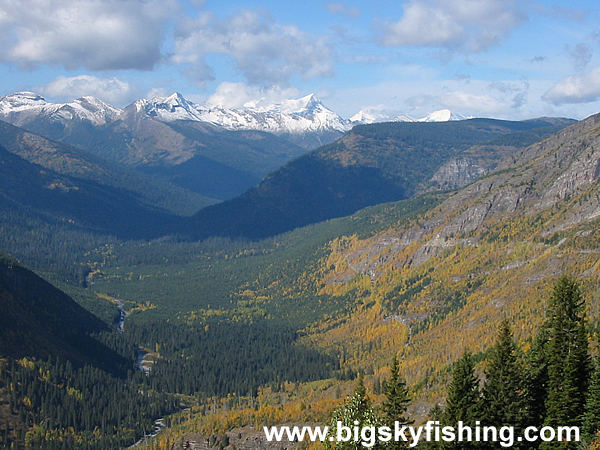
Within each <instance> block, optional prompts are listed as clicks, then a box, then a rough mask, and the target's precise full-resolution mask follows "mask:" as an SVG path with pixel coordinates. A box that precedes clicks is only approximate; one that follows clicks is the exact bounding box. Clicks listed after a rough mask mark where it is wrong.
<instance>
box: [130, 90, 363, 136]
mask: <svg viewBox="0 0 600 450" xmlns="http://www.w3.org/2000/svg"><path fill="white" fill-rule="evenodd" d="M132 106H133V107H134V108H135V110H136V112H138V113H140V112H143V113H145V114H148V115H149V116H150V117H153V118H156V119H158V120H161V121H163V122H173V121H176V120H197V121H201V122H208V123H211V124H213V125H216V126H221V127H224V128H227V129H229V130H259V131H267V132H271V133H305V132H313V131H339V132H346V131H348V130H349V129H350V128H351V125H350V124H349V123H348V121H345V120H344V119H342V118H341V117H340V116H339V115H337V114H335V113H334V112H333V111H331V110H330V109H328V108H326V107H325V106H324V105H323V104H322V103H321V102H320V101H319V100H318V99H317V98H316V97H315V96H314V95H312V94H311V95H308V96H306V97H303V98H301V99H298V100H287V101H285V102H282V103H278V104H274V105H270V106H266V107H265V106H263V107H253V106H251V105H250V106H246V107H244V108H236V109H226V108H222V107H220V106H218V105H211V104H204V105H199V104H195V103H192V102H190V101H188V100H186V99H185V98H184V97H183V96H182V95H181V94H173V95H171V96H170V97H157V98H153V99H151V100H138V101H137V102H135V103H134V104H133V105H132ZM130 108H131V106H130V107H128V108H125V109H126V110H128V109H130Z"/></svg>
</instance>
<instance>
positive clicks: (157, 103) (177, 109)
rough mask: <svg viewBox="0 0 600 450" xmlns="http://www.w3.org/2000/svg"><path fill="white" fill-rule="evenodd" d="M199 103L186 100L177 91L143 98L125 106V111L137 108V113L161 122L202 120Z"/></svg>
mask: <svg viewBox="0 0 600 450" xmlns="http://www.w3.org/2000/svg"><path fill="white" fill-rule="evenodd" d="M196 106H197V105H195V104H194V103H192V102H189V101H188V100H186V99H185V98H184V97H183V95H181V94H179V93H175V94H173V95H171V96H169V97H155V98H153V99H151V100H146V99H141V100H137V101H135V102H134V103H133V104H131V105H129V106H128V107H126V108H125V111H126V112H127V111H131V110H135V113H136V114H141V115H146V116H149V117H151V118H153V119H157V120H160V121H161V122H174V121H176V120H198V121H202V115H201V114H200V113H199V112H198V110H197V108H196Z"/></svg>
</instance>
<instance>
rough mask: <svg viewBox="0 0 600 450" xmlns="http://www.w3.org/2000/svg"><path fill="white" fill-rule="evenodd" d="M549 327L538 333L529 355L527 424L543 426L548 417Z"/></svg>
mask: <svg viewBox="0 0 600 450" xmlns="http://www.w3.org/2000/svg"><path fill="white" fill-rule="evenodd" d="M548 334H549V333H548V329H547V328H545V327H542V329H541V330H540V331H539V332H538V333H537V334H536V336H535V339H534V341H533V345H532V347H531V351H530V352H529V353H528V355H527V369H528V370H527V371H526V372H525V379H524V383H525V394H526V398H527V413H528V414H527V421H526V422H527V424H528V425H529V426H535V427H536V428H541V427H542V425H543V423H544V420H545V418H546V397H547V396H548V355H547V344H548V340H549V339H548Z"/></svg>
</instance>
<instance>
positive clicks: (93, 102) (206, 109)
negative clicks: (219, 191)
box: [0, 92, 467, 144]
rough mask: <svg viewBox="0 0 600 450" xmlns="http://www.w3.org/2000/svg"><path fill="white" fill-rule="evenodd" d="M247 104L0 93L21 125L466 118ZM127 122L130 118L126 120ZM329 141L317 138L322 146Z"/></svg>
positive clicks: (303, 101)
mask: <svg viewBox="0 0 600 450" xmlns="http://www.w3.org/2000/svg"><path fill="white" fill-rule="evenodd" d="M257 104H258V102H248V103H247V104H246V106H245V107H244V108H233V109H229V108H223V107H221V106H218V105H212V104H210V103H205V104H203V105H199V104H196V103H193V102H191V101H189V100H187V99H185V98H184V97H183V96H182V95H181V94H179V93H174V94H172V95H171V96H168V97H155V98H152V99H148V100H147V99H141V100H137V101H135V102H134V103H132V104H131V105H129V106H127V107H125V108H124V109H119V108H116V107H114V106H110V105H108V104H106V103H104V102H103V101H101V100H99V99H97V98H94V97H89V96H88V97H81V98H78V99H76V100H74V101H72V102H69V103H63V104H59V103H50V102H47V101H46V100H45V99H44V98H42V97H41V96H39V95H38V94H35V93H32V92H19V93H15V94H12V95H6V96H4V97H0V118H1V119H2V120H5V121H7V122H10V123H12V124H14V125H18V126H24V125H27V124H29V123H31V122H33V121H35V120H38V119H39V117H40V116H43V117H45V118H46V119H47V120H50V121H53V122H55V123H62V124H63V125H64V124H66V123H69V122H71V121H74V120H79V121H89V122H90V123H91V124H93V125H95V126H99V125H104V124H106V123H110V122H114V121H118V120H127V119H126V118H127V117H131V116H134V117H136V116H139V115H145V116H149V117H152V118H153V119H156V120H160V121H162V122H175V121H182V120H183V121H196V122H203V123H207V124H210V125H214V126H217V127H222V128H224V129H227V130H255V131H266V132H270V133H275V134H284V135H288V136H290V135H299V134H305V133H326V132H329V133H341V134H343V133H345V132H347V131H349V130H350V129H351V128H352V127H353V126H355V125H363V124H370V123H375V122H446V121H449V120H464V119H466V118H467V117H464V116H461V115H459V114H456V113H453V112H451V111H450V110H447V109H445V110H440V111H435V112H433V113H431V114H429V115H427V116H426V117H424V118H422V119H418V120H417V119H415V118H412V117H410V116H407V115H404V114H402V115H399V116H390V115H385V114H373V113H372V112H364V111H360V112H358V113H357V114H355V115H354V116H352V117H351V118H350V119H343V118H342V117H340V116H339V115H338V114H336V113H335V112H333V111H331V110H330V109H328V108H327V107H325V106H324V105H323V103H322V102H321V101H320V100H319V99H317V98H316V97H315V95H314V94H310V95H307V96H305V97H302V98H300V99H294V100H286V101H283V102H281V103H276V104H272V105H262V106H258V105H257ZM130 120H131V119H130ZM325 143H328V142H322V143H321V144H325Z"/></svg>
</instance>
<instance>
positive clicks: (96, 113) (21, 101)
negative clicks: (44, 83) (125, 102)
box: [0, 92, 121, 126]
mask: <svg viewBox="0 0 600 450" xmlns="http://www.w3.org/2000/svg"><path fill="white" fill-rule="evenodd" d="M120 113H121V110H120V109H118V108H115V107H113V106H110V105H108V104H106V103H104V102H103V101H101V100H98V99H97V98H94V97H81V98H78V99H76V100H73V101H72V102H70V103H63V104H59V103H50V102H47V101H46V100H45V99H44V98H43V97H41V96H39V95H38V94H35V93H33V92H18V93H16V94H12V95H6V96H4V97H0V117H2V118H4V120H7V121H9V122H11V123H13V124H14V125H17V126H19V125H23V124H26V123H29V122H31V121H32V120H34V119H35V118H37V117H39V116H45V117H47V118H49V119H50V120H51V121H54V122H66V121H72V120H88V121H90V122H91V123H93V124H94V125H103V124H105V123H107V122H110V121H112V120H115V119H116V118H117V117H118V115H119V114H120Z"/></svg>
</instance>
